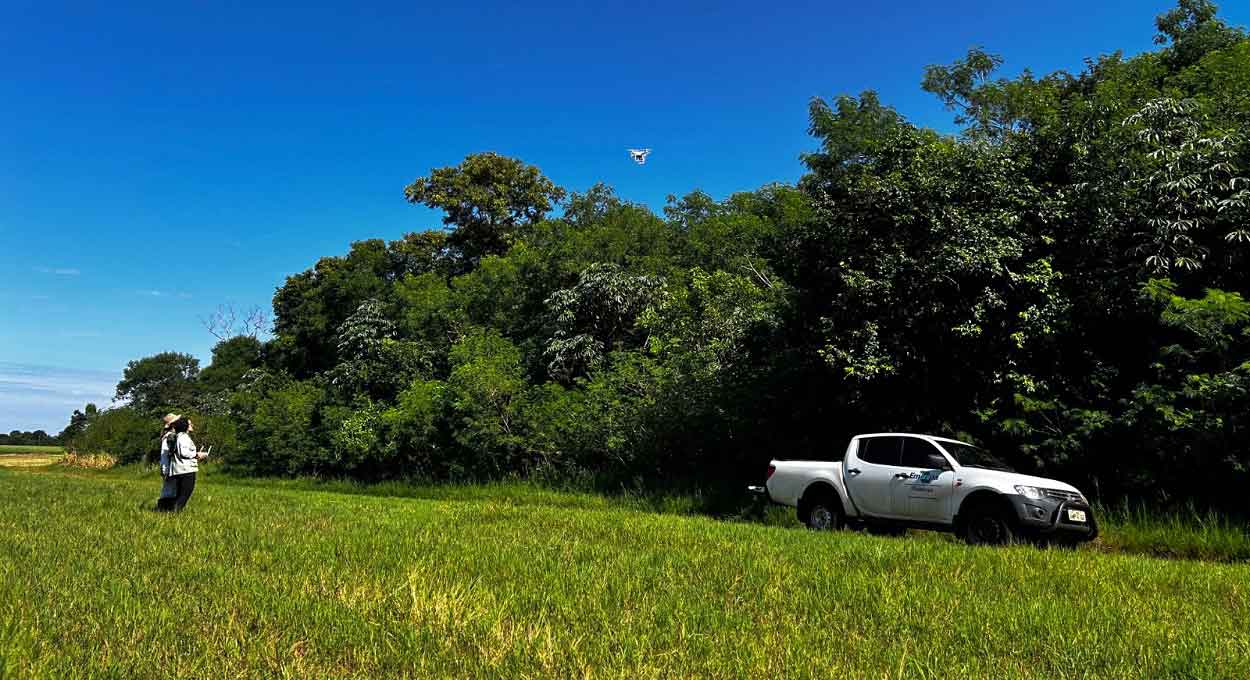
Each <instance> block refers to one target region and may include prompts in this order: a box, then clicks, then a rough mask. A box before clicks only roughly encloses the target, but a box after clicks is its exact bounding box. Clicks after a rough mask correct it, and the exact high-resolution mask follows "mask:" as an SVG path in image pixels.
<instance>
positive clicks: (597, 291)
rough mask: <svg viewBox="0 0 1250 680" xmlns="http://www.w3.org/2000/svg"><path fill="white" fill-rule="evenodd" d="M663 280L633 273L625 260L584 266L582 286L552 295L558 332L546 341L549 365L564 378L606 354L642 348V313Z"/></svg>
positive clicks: (588, 367)
mask: <svg viewBox="0 0 1250 680" xmlns="http://www.w3.org/2000/svg"><path fill="white" fill-rule="evenodd" d="M662 284H663V280H662V279H660V278H659V277H655V276H647V275H642V276H630V275H629V274H627V273H625V271H624V270H623V269H622V268H621V266H620V265H617V264H614V263H596V264H592V265H590V266H589V267H587V268H586V269H584V270H583V271H582V272H581V274H580V275H579V276H578V280H577V285H575V286H573V287H571V288H564V289H561V290H557V291H556V292H554V293H552V294H551V297H549V298H547V307H548V309H549V310H550V314H551V316H552V318H553V320H554V326H555V332H554V333H553V334H552V337H551V341H550V342H549V343H548V345H547V355H548V356H549V357H551V363H550V364H549V370H550V371H551V374H552V375H553V376H556V377H558V378H560V379H563V380H569V379H570V378H572V377H575V376H579V375H584V374H586V373H587V372H588V371H592V370H594V369H595V368H597V367H598V366H599V364H600V362H602V360H603V358H604V356H605V355H606V354H607V353H610V352H615V351H620V350H626V349H637V348H638V347H639V346H640V345H641V344H642V343H641V338H640V337H639V334H638V332H637V330H636V328H635V324H636V322H637V319H638V315H639V314H641V313H642V312H643V310H644V309H646V308H647V307H648V306H649V305H650V304H651V303H652V301H654V300H655V299H656V298H657V296H658V293H659V291H660V287H661V285H662Z"/></svg>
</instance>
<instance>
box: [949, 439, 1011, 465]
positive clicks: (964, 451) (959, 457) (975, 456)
mask: <svg viewBox="0 0 1250 680" xmlns="http://www.w3.org/2000/svg"><path fill="white" fill-rule="evenodd" d="M938 443H939V444H941V445H942V448H944V449H946V452H947V453H949V454H951V456H952V457H953V458H954V459H955V462H956V463H959V464H960V465H962V466H964V467H975V468H986V469H987V470H1006V471H1007V472H1015V470H1012V469H1011V466H1009V465H1007V464H1006V463H1004V462H1003V461H1001V460H999V459H997V458H995V457H994V456H993V454H991V453H990V452H989V451H986V450H985V449H982V448H978V447H976V446H973V445H972V444H962V443H959V442H938Z"/></svg>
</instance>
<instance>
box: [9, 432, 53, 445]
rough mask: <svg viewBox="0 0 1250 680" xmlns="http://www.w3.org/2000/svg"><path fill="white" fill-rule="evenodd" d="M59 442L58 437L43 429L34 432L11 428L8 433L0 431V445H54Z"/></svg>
mask: <svg viewBox="0 0 1250 680" xmlns="http://www.w3.org/2000/svg"><path fill="white" fill-rule="evenodd" d="M60 443H61V439H60V437H57V436H53V435H50V434H48V433H47V432H44V431H43V430H35V431H34V432H23V431H22V430H13V431H12V432H10V433H8V434H4V433H0V446H56V445H58V444H60Z"/></svg>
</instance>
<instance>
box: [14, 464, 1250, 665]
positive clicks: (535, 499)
mask: <svg viewBox="0 0 1250 680" xmlns="http://www.w3.org/2000/svg"><path fill="white" fill-rule="evenodd" d="M155 494H156V484H154V483H153V480H152V479H148V478H133V477H131V478H127V477H125V476H124V475H119V474H118V473H117V472H116V471H110V472H106V473H97V472H90V471H79V470H67V469H48V470H47V471H44V472H39V473H31V472H26V471H20V472H19V471H11V470H0V631H9V632H8V633H7V634H6V636H7V638H8V640H9V642H8V643H5V642H3V641H0V668H3V669H4V672H5V673H7V674H9V675H11V676H15V677H58V678H59V677H66V678H73V677H170V676H187V677H214V678H216V677H358V678H376V677H411V678H418V677H420V678H425V677H589V676H594V677H628V678H648V677H757V676H769V677H814V676H817V675H819V676H845V677H873V678H902V677H907V678H930V677H934V678H936V677H978V678H982V677H984V678H990V677H993V678H1016V677H1020V678H1032V677H1039V678H1041V677H1045V678H1053V677H1063V678H1137V677H1142V678H1246V677H1250V624H1247V621H1248V620H1250V586H1248V585H1247V584H1250V565H1229V564H1212V563H1201V562H1188V561H1181V560H1158V559H1151V558H1145V557H1138V556H1131V555H1119V554H1101V553H1097V552H1083V551H1057V550H1045V551H1043V550H1036V549H1033V548H1028V547H1012V548H1007V549H1001V550H995V549H974V548H969V547H966V546H963V545H959V544H956V543H951V542H947V541H944V540H911V539H891V538H882V537H875V536H869V535H865V534H860V533H850V532H839V533H835V534H817V533H813V532H807V531H796V530H791V529H787V528H777V527H768V526H761V525H758V524H751V523H746V522H720V521H714V520H711V519H707V518H703V517H692V516H685V515H677V514H662V513H655V512H641V511H639V510H637V509H632V508H627V507H620V506H618V505H615V501H611V500H603V499H600V500H595V499H594V498H593V497H590V496H585V497H579V496H576V495H573V496H571V499H572V500H566V502H564V504H563V505H562V504H561V503H560V501H559V494H554V495H547V494H553V492H542V491H540V490H535V489H525V488H524V487H522V486H512V487H495V488H491V487H486V488H484V489H480V490H479V492H478V494H477V495H476V496H473V497H468V498H464V497H457V498H454V499H453V498H447V499H438V500H433V499H425V498H404V497H378V496H370V495H363V494H357V493H341V492H337V491H335V492H332V491H325V490H316V491H313V490H307V489H301V488H294V487H292V488H282V487H280V486H279V487H276V488H265V487H260V486H251V485H238V484H233V483H225V484H223V483H218V482H214V481H213V480H212V477H211V474H210V475H207V476H206V477H205V479H204V481H203V483H202V484H201V485H200V486H199V487H198V488H197V490H196V492H195V496H194V497H193V498H192V500H191V504H190V506H189V508H188V510H187V511H186V512H184V513H182V514H181V515H176V516H169V515H157V514H154V513H152V512H150V511H149V510H148V509H147V508H148V507H150V505H151V502H152V500H153V498H154V496H155Z"/></svg>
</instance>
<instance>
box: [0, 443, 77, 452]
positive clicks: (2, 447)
mask: <svg viewBox="0 0 1250 680" xmlns="http://www.w3.org/2000/svg"><path fill="white" fill-rule="evenodd" d="M64 452H65V448H64V447H62V446H26V445H24V444H0V455H4V454H10V453H64Z"/></svg>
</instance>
